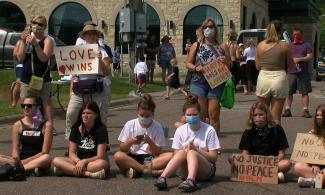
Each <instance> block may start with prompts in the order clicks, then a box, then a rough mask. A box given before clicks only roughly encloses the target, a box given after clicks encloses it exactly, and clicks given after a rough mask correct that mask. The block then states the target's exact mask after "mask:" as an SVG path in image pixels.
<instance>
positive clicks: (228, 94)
mask: <svg viewBox="0 0 325 195" xmlns="http://www.w3.org/2000/svg"><path fill="white" fill-rule="evenodd" d="M234 104H235V85H234V82H233V81H232V79H229V80H227V82H226V85H225V88H224V89H223V91H222V95H221V99H220V106H221V107H224V108H229V109H231V108H232V107H234Z"/></svg>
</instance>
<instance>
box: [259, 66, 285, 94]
mask: <svg viewBox="0 0 325 195" xmlns="http://www.w3.org/2000/svg"><path fill="white" fill-rule="evenodd" d="M286 75H287V73H286V72H285V71H284V70H281V71H266V70H261V71H260V73H259V75H258V78H257V85H256V95H257V96H259V97H263V98H270V97H273V98H279V99H284V98H286V97H287V95H288V93H289V84H288V80H287V76H286Z"/></svg>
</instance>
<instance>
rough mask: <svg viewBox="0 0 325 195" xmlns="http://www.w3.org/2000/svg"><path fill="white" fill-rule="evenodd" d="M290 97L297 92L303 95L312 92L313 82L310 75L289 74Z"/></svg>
mask: <svg viewBox="0 0 325 195" xmlns="http://www.w3.org/2000/svg"><path fill="white" fill-rule="evenodd" d="M287 78H288V83H289V95H293V94H295V93H296V91H297V90H299V92H300V93H301V94H302V95H308V93H311V92H312V88H311V80H310V76H309V74H301V73H300V74H299V73H298V74H288V75H287Z"/></svg>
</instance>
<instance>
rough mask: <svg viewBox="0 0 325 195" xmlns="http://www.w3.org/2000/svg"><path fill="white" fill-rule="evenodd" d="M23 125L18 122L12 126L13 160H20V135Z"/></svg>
mask: <svg viewBox="0 0 325 195" xmlns="http://www.w3.org/2000/svg"><path fill="white" fill-rule="evenodd" d="M21 128H22V127H21V123H20V121H17V122H16V123H15V124H14V125H13V126H12V148H11V155H12V157H13V158H17V159H20V158H19V146H20V133H21Z"/></svg>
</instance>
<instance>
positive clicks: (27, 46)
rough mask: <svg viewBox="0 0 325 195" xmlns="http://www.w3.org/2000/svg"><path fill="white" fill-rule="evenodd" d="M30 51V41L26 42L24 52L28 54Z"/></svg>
mask: <svg viewBox="0 0 325 195" xmlns="http://www.w3.org/2000/svg"><path fill="white" fill-rule="evenodd" d="M31 52H32V43H31V42H30V41H27V42H26V46H25V53H28V54H30V53H31Z"/></svg>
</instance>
